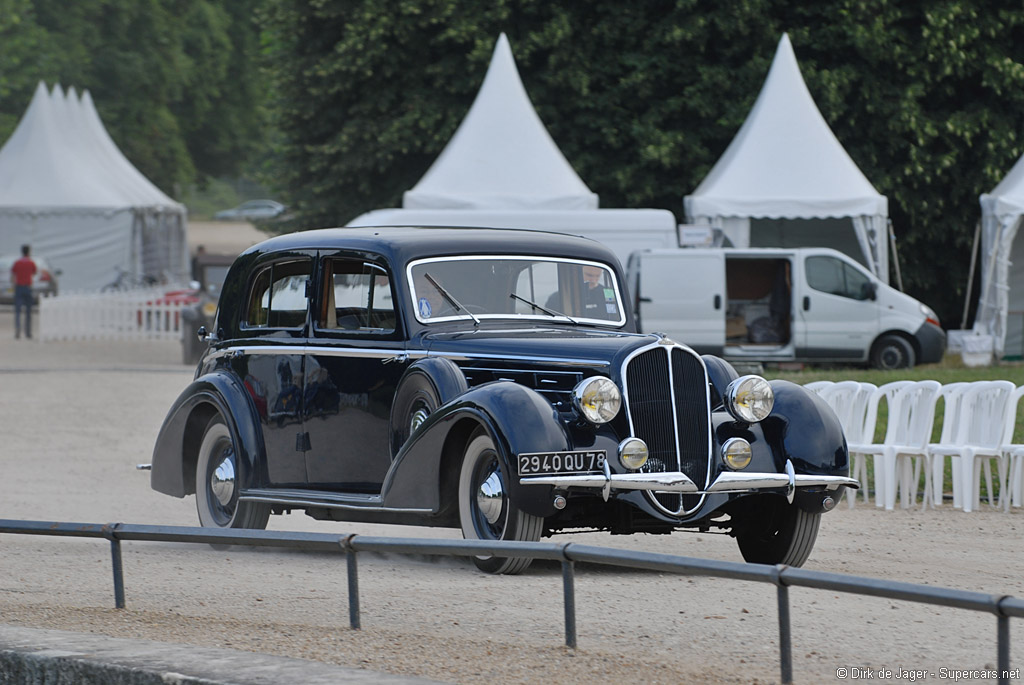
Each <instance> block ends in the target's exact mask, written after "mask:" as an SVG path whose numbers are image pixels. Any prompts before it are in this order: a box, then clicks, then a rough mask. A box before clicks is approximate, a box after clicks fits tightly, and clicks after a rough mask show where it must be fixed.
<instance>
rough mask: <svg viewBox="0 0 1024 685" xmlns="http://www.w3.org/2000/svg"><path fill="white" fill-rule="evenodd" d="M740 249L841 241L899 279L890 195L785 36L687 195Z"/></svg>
mask: <svg viewBox="0 0 1024 685" xmlns="http://www.w3.org/2000/svg"><path fill="white" fill-rule="evenodd" d="M684 207H685V210H686V217H687V221H688V222H689V223H695V224H710V225H712V226H715V227H718V228H721V229H722V230H723V232H724V233H725V234H726V236H728V237H729V239H730V240H731V241H732V243H733V244H734V245H736V246H737V247H801V246H821V247H833V248H836V249H839V250H840V251H842V252H846V253H847V254H849V255H850V256H851V257H853V258H854V259H857V260H858V261H860V262H861V263H863V264H864V265H865V266H867V267H868V268H869V269H870V270H871V271H873V272H874V273H875V274H877V275H878V277H879V278H880V279H881V280H882V281H883V282H886V283H888V281H889V261H888V253H887V249H886V246H887V241H886V228H887V220H888V203H887V201H886V198H885V196H883V195H880V194H879V193H878V192H877V191H876V190H875V189H874V187H873V186H872V185H871V183H870V182H868V180H867V178H865V177H864V174H863V173H861V171H860V169H858V168H857V165H856V164H854V163H853V160H852V159H850V156H849V155H848V154H847V153H846V150H844V149H843V146H842V145H841V144H840V143H839V141H838V140H837V139H836V137H835V135H834V134H833V133H832V130H831V129H830V128H829V126H828V124H827V123H826V122H825V119H824V118H823V117H822V116H821V112H819V111H818V108H817V106H815V104H814V100H813V98H812V97H811V94H810V91H808V90H807V85H806V84H805V83H804V80H803V77H802V76H801V75H800V67H799V65H798V64H797V61H796V55H795V54H794V53H793V46H792V44H791V43H790V41H789V36H788V35H786V34H783V36H782V39H781V40H780V41H779V46H778V49H777V50H776V52H775V58H774V60H773V61H772V66H771V69H770V70H769V71H768V77H767V78H766V79H765V82H764V86H763V87H762V88H761V93H760V94H759V95H758V97H757V101H756V102H755V103H754V107H753V109H751V111H750V114H749V115H748V116H747V119H746V121H744V122H743V126H742V127H741V128H740V130H739V132H738V133H737V134H736V137H735V138H734V139H733V141H732V143H730V145H729V147H728V148H727V149H726V151H725V153H724V154H723V155H722V157H721V159H719V160H718V162H717V163H716V164H715V166H714V168H712V169H711V172H710V173H709V174H708V175H707V177H706V178H705V179H704V180H703V181H702V182H701V184H700V185H699V186H698V187H697V189H696V190H695V191H694V192H693V194H692V195H688V196H686V198H685V200H684Z"/></svg>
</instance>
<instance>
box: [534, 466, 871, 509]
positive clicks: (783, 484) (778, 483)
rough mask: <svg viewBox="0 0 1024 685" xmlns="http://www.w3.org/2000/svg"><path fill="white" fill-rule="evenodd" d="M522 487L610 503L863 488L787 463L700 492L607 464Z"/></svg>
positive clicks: (682, 482)
mask: <svg viewBox="0 0 1024 685" xmlns="http://www.w3.org/2000/svg"><path fill="white" fill-rule="evenodd" d="M519 483H520V485H550V486H553V487H557V488H593V489H595V490H601V491H602V495H603V496H604V499H605V500H607V499H608V496H609V494H610V493H611V491H612V490H613V489H615V490H650V491H653V492H678V493H681V494H695V495H703V494H711V493H739V492H753V491H756V490H766V489H777V488H785V489H786V495H787V497H788V498H789V500H790V501H792V500H793V496H794V494H795V493H796V490H797V488H811V487H824V488H825V489H827V490H835V489H837V488H839V487H843V486H845V487H848V488H860V483H859V482H858V481H857V480H856V479H855V478H847V477H846V476H818V475H813V474H804V473H796V472H795V471H794V469H793V462H791V461H789V460H787V461H786V472H785V473H753V472H752V473H744V472H739V471H726V472H724V473H721V474H719V476H718V478H716V479H715V480H714V482H713V483H711V485H709V486H708V487H707V488H705V489H703V490H702V489H701V488H700V487H698V486H697V484H696V483H694V482H693V481H692V480H690V478H689V476H687V475H686V474H685V473H680V472H678V471H671V472H662V473H614V474H613V473H611V472H610V470H609V469H608V464H607V462H605V468H604V473H595V474H586V475H564V476H560V475H553V476H524V477H521V478H520V479H519Z"/></svg>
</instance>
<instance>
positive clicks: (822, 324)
mask: <svg viewBox="0 0 1024 685" xmlns="http://www.w3.org/2000/svg"><path fill="white" fill-rule="evenodd" d="M803 271H804V283H803V284H804V285H805V286H806V287H804V289H803V292H802V293H800V295H799V298H800V299H799V300H798V302H797V311H798V312H799V316H800V317H801V319H802V321H803V324H804V330H805V337H804V345H803V347H798V348H797V350H796V355H797V357H798V358H804V359H832V360H851V361H863V360H865V359H867V356H868V351H869V348H870V346H871V342H872V341H873V340H874V339H875V336H876V335H877V333H878V319H879V315H878V306H877V304H876V302H875V299H874V298H875V284H874V281H873V279H872V278H871V276H869V275H868V274H867V272H865V271H864V270H863V269H860V268H858V267H857V266H856V265H855V264H853V263H852V262H850V261H847V260H845V259H840V258H838V257H836V256H833V255H821V254H818V255H814V254H812V255H808V256H805V257H804V259H803Z"/></svg>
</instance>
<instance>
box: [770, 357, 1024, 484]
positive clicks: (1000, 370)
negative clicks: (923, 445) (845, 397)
mask: <svg viewBox="0 0 1024 685" xmlns="http://www.w3.org/2000/svg"><path fill="white" fill-rule="evenodd" d="M763 375H764V377H765V378H768V379H776V378H779V379H784V380H788V381H792V382H794V383H799V384H800V385H803V384H805V383H811V382H813V381H822V380H825V381H836V382H838V381H859V382H862V383H863V382H867V383H874V384H875V385H884V384H885V383H890V382H892V381H899V380H912V381H918V380H935V381H938V382H939V383H942V384H946V383H957V382H961V381H963V382H968V383H969V382H972V381H987V380H1008V381H1010V382H1012V383H1013V384H1014V385H1018V386H1019V385H1024V364H1022V363H1020V362H1005V363H1003V364H1000V365H998V366H985V367H977V368H969V367H966V366H964V365H963V363H962V362H961V360H960V357H959V355H946V357H945V358H944V359H943V360H942V362H941V363H939V364H923V365H920V366H917V367H915V368H913V369H904V370H902V371H878V370H876V369H865V368H857V367H839V366H837V367H823V366H816V367H813V368H806V369H803V370H788V369H785V368H778V367H769V368H765V371H764V374H763ZM944 409H945V406H944V402H943V401H942V400H941V399H940V400H939V402H938V404H937V405H936V407H935V423H934V425H933V428H932V440H931V441H932V442H938V441H939V437H940V436H941V435H942V423H943V421H942V419H943V412H944ZM887 416H888V407H886V405H885V402H884V401H883V402H881V403H879V407H878V421H877V423H876V424H875V442H879V443H880V442H882V441H883V439H884V438H885V426H886V419H887ZM1013 442H1014V443H1024V402H1021V403H1020V404H1019V405H1018V407H1017V416H1016V421H1015V425H1014V433H1013ZM872 466H873V460H871V461H869V464H868V470H869V478H870V479H871V481H872V482H874V474H873V473H870V472H871V470H872ZM949 471H950V467H949V462H948V460H947V463H946V477H945V482H946V483H947V484H948V483H949V482H951V481H950V474H949ZM993 471H995V468H994V467H993ZM998 480H999V479H998V477H995V475H994V476H993V481H994V482H993V490H994V494H996V495H998V492H999V483H998ZM923 487H924V480H923V475H922V480H921V482H920V483H919V490H921V489H923ZM987 496H988V493H987V487H986V485H985V482H984V478H982V484H981V499H982V502H984V501H985V500H986V497H987Z"/></svg>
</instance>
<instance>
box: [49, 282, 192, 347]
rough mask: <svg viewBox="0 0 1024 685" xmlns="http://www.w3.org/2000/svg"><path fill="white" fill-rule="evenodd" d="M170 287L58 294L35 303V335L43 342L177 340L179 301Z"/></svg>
mask: <svg viewBox="0 0 1024 685" xmlns="http://www.w3.org/2000/svg"><path fill="white" fill-rule="evenodd" d="M173 290H174V289H173V288H170V287H168V286H162V287H160V288H140V289H134V290H122V291H112V292H81V293H67V294H64V293H61V294H60V295H57V296H56V297H44V298H41V299H40V300H39V328H38V335H39V338H40V339H41V340H43V341H47V340H96V339H107V340H133V339H150V340H178V339H180V338H181V310H182V308H183V307H185V306H186V305H185V304H184V302H183V301H182V299H183V298H178V297H168V293H169V292H173Z"/></svg>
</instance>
